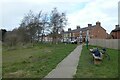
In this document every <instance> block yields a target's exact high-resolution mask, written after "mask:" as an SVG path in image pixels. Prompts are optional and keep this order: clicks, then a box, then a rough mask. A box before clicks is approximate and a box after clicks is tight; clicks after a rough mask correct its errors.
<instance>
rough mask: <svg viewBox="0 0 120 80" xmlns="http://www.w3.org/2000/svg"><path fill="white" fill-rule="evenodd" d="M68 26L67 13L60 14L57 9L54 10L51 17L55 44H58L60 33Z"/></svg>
mask: <svg viewBox="0 0 120 80" xmlns="http://www.w3.org/2000/svg"><path fill="white" fill-rule="evenodd" d="M66 24H67V18H66V15H65V13H59V12H58V11H57V8H54V9H53V10H52V12H51V16H50V26H51V28H52V37H53V42H58V40H57V39H58V38H59V33H60V32H61V31H62V30H63V28H64V27H65V26H66Z"/></svg>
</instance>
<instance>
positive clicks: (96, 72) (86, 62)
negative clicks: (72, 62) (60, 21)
mask: <svg viewBox="0 0 120 80" xmlns="http://www.w3.org/2000/svg"><path fill="white" fill-rule="evenodd" d="M93 47H96V46H89V48H93ZM98 48H99V49H102V48H101V47H98ZM107 53H108V54H109V56H110V60H108V59H107V58H106V57H104V59H103V60H102V63H101V64H99V65H95V64H93V61H92V60H93V58H92V56H91V55H90V54H89V50H88V49H87V48H86V46H83V49H82V53H81V56H80V60H79V64H78V67H77V72H76V75H75V76H74V78H76V79H77V78H118V76H119V75H118V53H120V51H118V50H115V49H109V48H107Z"/></svg>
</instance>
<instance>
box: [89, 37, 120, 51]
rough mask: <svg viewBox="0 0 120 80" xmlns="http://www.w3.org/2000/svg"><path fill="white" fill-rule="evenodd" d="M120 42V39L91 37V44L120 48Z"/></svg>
mask: <svg viewBox="0 0 120 80" xmlns="http://www.w3.org/2000/svg"><path fill="white" fill-rule="evenodd" d="M119 42H120V39H90V41H89V44H90V45H95V46H101V47H106V48H112V49H119V50H120V45H119Z"/></svg>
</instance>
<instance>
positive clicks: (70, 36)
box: [62, 21, 107, 42]
mask: <svg viewBox="0 0 120 80" xmlns="http://www.w3.org/2000/svg"><path fill="white" fill-rule="evenodd" d="M88 30H89V37H90V38H92V39H106V38H107V33H106V30H105V29H104V28H103V27H102V26H101V23H100V22H99V21H98V22H96V25H92V24H88V26H87V27H84V28H80V26H77V28H76V29H74V30H71V28H68V31H65V32H63V33H62V37H63V41H72V40H75V39H76V40H79V39H80V34H81V36H82V41H83V42H84V41H85V38H86V34H87V31H88Z"/></svg>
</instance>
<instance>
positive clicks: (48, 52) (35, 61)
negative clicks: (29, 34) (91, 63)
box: [2, 44, 76, 78]
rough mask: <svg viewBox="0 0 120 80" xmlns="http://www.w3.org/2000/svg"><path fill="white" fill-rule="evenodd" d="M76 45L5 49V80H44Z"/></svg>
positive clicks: (40, 45) (45, 45) (39, 45)
mask: <svg viewBox="0 0 120 80" xmlns="http://www.w3.org/2000/svg"><path fill="white" fill-rule="evenodd" d="M75 47H76V45H74V44H67V45H65V44H57V45H55V44H52V45H50V44H37V45H35V46H34V47H29V48H16V49H14V50H8V49H5V48H3V53H2V57H3V78H20V77H22V78H43V77H44V76H46V75H47V74H48V73H49V72H50V71H51V70H52V69H54V68H55V67H56V66H57V64H58V63H59V62H60V61H62V60H63V59H64V58H65V57H66V56H67V55H68V54H69V53H70V52H71V51H73V50H74V48H75Z"/></svg>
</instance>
